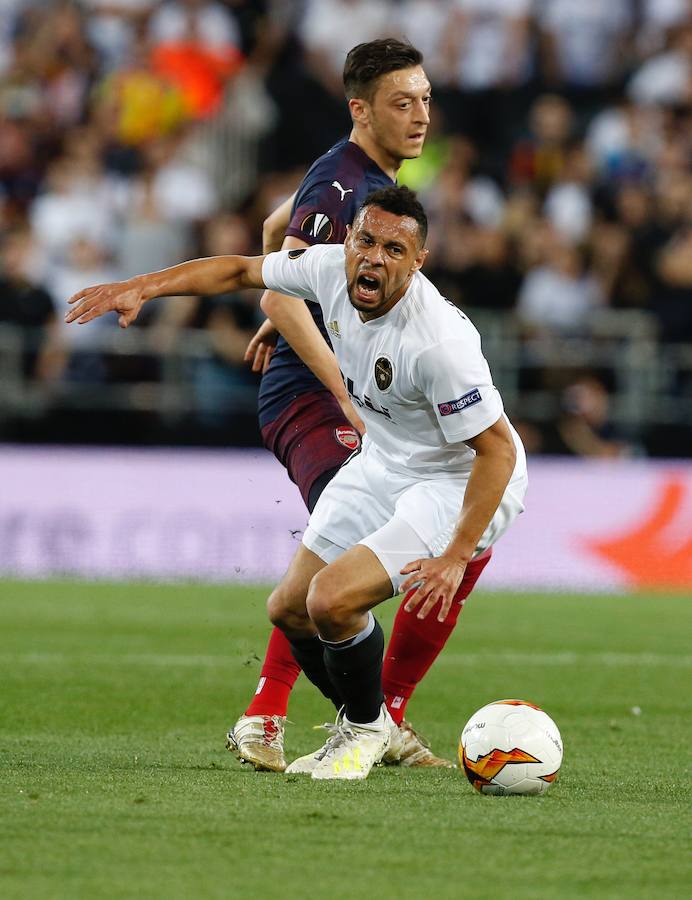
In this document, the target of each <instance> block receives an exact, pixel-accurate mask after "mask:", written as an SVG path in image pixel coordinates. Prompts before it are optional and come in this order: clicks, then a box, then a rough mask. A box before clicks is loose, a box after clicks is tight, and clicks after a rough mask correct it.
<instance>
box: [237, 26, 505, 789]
mask: <svg viewBox="0 0 692 900" xmlns="http://www.w3.org/2000/svg"><path fill="white" fill-rule="evenodd" d="M422 61H423V60H422V55H421V54H420V53H419V51H418V50H416V49H415V48H414V47H412V46H411V45H410V44H407V43H403V42H401V41H397V40H393V39H385V40H377V41H371V42H369V43H367V44H359V45H358V46H357V47H354V48H353V49H352V50H351V51H350V53H349V54H348V56H347V59H346V65H345V68H344V88H345V92H346V97H347V99H348V105H349V110H350V112H351V117H352V121H353V130H352V131H351V134H350V135H349V137H348V138H344V139H343V140H342V141H339V143H337V144H336V145H335V146H334V147H332V148H331V150H329V151H328V152H327V153H325V154H324V156H321V157H320V158H319V159H318V160H317V161H316V162H315V163H313V165H312V167H311V168H310V170H309V171H308V173H307V175H306V176H305V178H304V180H303V182H302V184H301V185H300V187H299V188H298V191H297V193H296V195H295V198H294V200H293V204H292V209H291V212H290V220H289V223H288V227H287V228H286V229H285V235H286V237H285V239H284V241H283V243H280V244H278V245H277V244H274V245H272V243H271V242H266V241H265V246H264V252H265V253H267V252H269V251H271V250H277V249H280V247H283V248H296V249H297V248H300V247H306V246H310V245H312V244H317V243H336V242H339V243H342V242H343V241H344V239H345V237H346V227H347V225H350V223H351V222H352V221H353V218H354V215H355V213H356V211H357V210H358V208H359V207H360V205H361V202H362V201H363V199H364V198H365V197H366V195H367V194H368V193H370V191H372V190H376V189H377V188H382V187H388V186H390V185H392V184H393V183H394V182H395V180H396V176H397V172H398V170H399V167H400V165H401V163H402V161H403V160H404V159H412V158H415V157H417V156H419V155H420V153H421V151H422V149H423V143H424V141H425V135H426V130H427V126H428V122H429V118H428V106H429V102H430V84H429V82H428V79H427V78H426V75H425V72H424V71H423V68H422V65H421V63H422ZM270 218H271V217H270ZM273 218H274V224H273V229H274V231H276V230H277V224H276V223H277V221H278V222H280V218H281V215H280V214H279V215H278V217H277V216H274V217H273ZM284 221H285V220H284ZM304 306H305V312H304V315H305V317H306V318H307V319H309V318H310V316H312V317H313V318H314V320H315V324H316V326H317V327H318V328H319V329H320V331H321V332H322V335H323V336H324V337H325V338H326V339H327V340H329V338H330V337H331V338H337V339H338V326H337V324H336V323H331V322H327V323H324V322H323V320H322V316H321V312H320V308H319V306H318V305H317V304H313V303H306V304H304ZM335 329H336V330H335ZM271 334H272V329H271V326H270V324H269V323H265V325H264V326H263V327H262V328H261V329H260V331H259V332H258V335H257V336H256V338H255V340H254V341H253V342H252V343H251V345H250V347H249V353H248V357H249V358H252V359H253V360H254V363H255V368H264V375H263V378H262V386H261V389H260V399H259V419H260V427H261V429H262V435H263V438H264V442H265V444H266V446H267V447H268V449H269V450H271V451H272V452H273V453H274V455H275V456H276V458H277V459H278V460H279V462H281V464H282V465H283V466H285V467H286V469H287V472H288V475H289V477H290V478H291V480H292V481H293V482H295V484H296V485H297V486H298V489H299V490H300V493H301V496H302V498H303V500H304V502H305V505H306V506H307V507H308V509H309V510H310V511H312V509H313V507H314V506H315V504H316V502H317V499H318V498H319V496H320V493H321V492H322V490H323V489H324V488H325V486H326V485H327V484H328V482H329V481H330V479H331V478H332V477H333V475H334V474H335V472H336V471H337V470H338V469H339V468H340V467H341V466H342V465H343V464H344V462H345V461H346V460H347V459H348V458H349V457H350V456H351V454H352V453H354V452H357V451H358V449H359V446H360V435H359V433H358V431H357V429H356V428H354V426H353V425H352V424H351V422H349V420H348V419H347V418H346V415H345V412H344V409H342V406H340V404H339V403H338V402H337V400H336V399H335V397H334V396H333V394H332V393H331V392H330V391H329V390H327V389H326V388H325V387H324V386H323V385H322V384H321V383H320V382H319V381H318V380H317V378H316V377H315V376H314V375H313V374H312V372H311V371H310V370H309V369H308V368H307V366H305V365H303V363H302V362H301V360H300V359H299V357H298V356H297V355H296V353H295V352H294V351H293V350H292V349H291V347H290V346H289V345H288V343H287V342H286V341H285V340H284V339H283V338H281V337H279V338H278V340H277V342H276V346H275V348H273V342H272V338H271ZM272 351H273V352H272ZM351 418H352V419H353V416H351ZM489 556H490V553H488V554H487V555H485V556H484V557H483V558H479V559H476V560H474V561H473V562H471V563H470V564H469V565H468V567H467V569H466V573H465V575H464V580H463V582H462V585H461V587H460V589H459V591H458V593H457V596H456V600H457V602H456V603H455V604H454V605H453V609H452V611H451V612H450V614H449V615H448V616H447V618H446V619H445V621H444V622H438V621H437V618H436V617H434V616H428V617H427V618H426V619H422V620H421V619H418V618H416V615H415V613H409V612H406V611H405V609H404V604H403V603H402V604H401V607H400V608H399V611H398V613H397V615H396V618H395V621H394V626H393V630H392V635H391V638H390V642H389V645H388V647H387V650H386V653H385V660H384V669H383V687H384V692H385V699H386V703H387V707H388V709H389V711H390V713H391V715H392V718H393V719H394V721H395V722H396V723H397V724H399V726H400V729H401V731H402V736H403V738H404V749H403V752H402V758H401V764H402V765H408V766H450V765H451V763H450V762H448V761H447V760H444V759H441V758H439V757H437V756H435V755H434V754H433V753H432V752H431V750H430V749H429V748H428V747H427V746H426V745H425V744H424V742H423V741H422V740H421V739H420V738H419V736H418V735H417V734H416V732H415V731H414V729H413V728H412V727H411V726H410V724H409V723H408V722H406V721H405V719H404V712H405V709H406V704H407V702H408V700H409V698H410V697H411V694H412V693H413V690H414V688H415V686H416V685H417V684H418V682H419V681H420V680H421V678H422V677H423V675H424V674H425V673H426V672H427V670H428V669H429V668H430V666H431V665H432V663H433V662H434V660H435V659H436V658H437V656H438V654H439V653H440V651H441V650H442V648H443V647H444V645H445V643H446V641H447V638H448V637H449V635H450V634H451V632H452V630H453V628H454V625H455V624H456V621H457V617H458V615H459V612H460V611H461V608H462V606H463V602H464V600H465V599H466V597H467V596H468V595H469V593H470V592H471V590H472V588H473V586H474V585H475V583H476V581H477V579H478V577H479V575H480V573H481V572H482V570H483V568H484V566H485V565H486V563H487V562H488V559H489ZM305 643H306V644H307V643H308V642H305ZM313 643H314V642H313ZM296 651H297V653H296ZM313 652H314V646H306V647H303V648H296V647H295V646H294V648H293V652H292V651H291V646H290V645H289V642H288V640H287V638H286V637H285V635H284V634H283V632H281V631H279V630H278V629H277V628H274V630H273V632H272V634H271V637H270V640H269V645H268V648H267V653H266V656H265V659H264V663H263V665H262V669H261V673H260V679H259V684H258V686H257V690H256V692H255V695H254V697H253V699H252V702H251V703H250V705H249V706H248V708H247V710H246V711H245V713H244V715H243V716H241V717H240V719H239V720H238V721H237V722H236V724H235V725H234V727H233V729H232V730H231V731H230V732H229V735H228V743H227V746H228V748H229V749H231V750H233V751H234V752H236V753H237V755H238V756H239V758H240V759H241V760H244V761H246V762H250V763H252V764H253V765H254V766H255V767H256V768H257V769H268V770H273V771H283V770H284V768H285V766H286V763H285V760H284V752H283V736H284V723H285V717H286V711H287V707H288V699H289V695H290V692H291V689H292V687H293V685H294V683H295V680H296V678H297V677H298V675H299V673H300V669H301V666H300V665H299V664H298V662H297V661H296V657H297V658H298V659H300V663H301V665H302V666H303V668H305V670H306V672H308V673H309V672H310V668H311V660H310V654H311V653H313ZM294 654H296V655H295V656H294ZM330 699H332V700H333V701H334V703H335V705H337V706H340V705H341V704H340V700H339V698H337V697H330Z"/></svg>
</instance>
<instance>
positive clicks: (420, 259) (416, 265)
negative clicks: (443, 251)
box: [411, 247, 428, 272]
mask: <svg viewBox="0 0 692 900" xmlns="http://www.w3.org/2000/svg"><path fill="white" fill-rule="evenodd" d="M427 255H428V251H427V250H426V249H425V247H421V248H420V250H419V251H418V253H417V254H416V258H415V259H414V260H413V265H412V266H411V271H412V272H417V271H418V270H419V269H421V268H422V267H423V263H424V262H425V260H426V257H427Z"/></svg>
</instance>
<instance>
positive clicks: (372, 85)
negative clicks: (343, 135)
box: [344, 38, 423, 100]
mask: <svg viewBox="0 0 692 900" xmlns="http://www.w3.org/2000/svg"><path fill="white" fill-rule="evenodd" d="M422 62H423V54H422V53H421V52H420V50H416V48H415V47H414V46H413V44H409V43H408V42H407V41H399V40H397V39H396V38H381V39H380V40H377V41H368V42H367V43H366V44H358V45H357V46H355V47H354V48H353V49H352V50H349V53H348V56H347V57H346V64H345V65H344V91H345V92H346V97H347V99H348V100H352V99H353V98H354V97H362V98H363V99H364V100H372V98H373V96H374V94H375V90H376V89H377V81H378V79H379V78H380V77H381V76H382V75H386V74H387V73H388V72H397V71H399V69H411V68H413V66H419V65H420V64H421V63H422Z"/></svg>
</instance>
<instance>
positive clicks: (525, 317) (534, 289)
mask: <svg viewBox="0 0 692 900" xmlns="http://www.w3.org/2000/svg"><path fill="white" fill-rule="evenodd" d="M603 302H604V297H603V293H602V290H601V287H600V285H599V283H598V281H597V279H596V278H595V277H594V275H593V273H592V272H591V271H590V270H589V269H588V267H587V264H586V259H585V253H584V252H583V251H581V250H580V249H578V248H577V247H575V246H574V245H572V244H570V243H568V242H559V243H557V244H556V245H555V246H554V247H553V248H552V251H551V252H550V254H549V257H548V259H547V260H546V263H545V264H544V265H541V266H538V267H536V268H534V269H532V270H530V271H529V272H528V273H527V275H526V278H525V279H524V283H523V284H522V286H521V289H520V291H519V300H518V306H517V312H518V314H519V317H520V320H521V321H522V322H523V323H524V325H526V326H527V328H528V330H529V331H530V332H531V333H534V334H536V333H538V334H540V333H543V334H548V335H550V334H555V335H560V334H561V335H576V334H584V333H587V332H588V327H589V318H590V314H591V313H592V312H593V311H594V310H596V309H598V307H599V306H601V305H602V304H603Z"/></svg>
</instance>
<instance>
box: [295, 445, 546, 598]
mask: <svg viewBox="0 0 692 900" xmlns="http://www.w3.org/2000/svg"><path fill="white" fill-rule="evenodd" d="M518 452H519V453H520V458H518V459H517V464H516V466H515V469H514V473H513V475H512V478H511V479H510V482H509V484H508V485H507V488H506V489H505V493H504V495H503V497H502V501H501V503H500V505H499V507H498V508H497V511H496V512H495V515H494V516H493V518H492V520H491V522H490V524H489V525H488V527H487V528H486V530H485V532H484V533H483V536H482V537H481V540H480V541H479V543H478V547H477V548H476V553H475V555H476V556H477V555H479V554H480V553H482V552H483V551H484V550H487V548H488V547H490V546H492V545H493V544H494V543H495V542H496V541H497V540H498V538H500V537H501V536H502V535H503V534H504V532H505V531H506V530H507V529H508V528H509V526H510V525H511V524H512V522H513V521H514V520H515V519H516V517H517V516H518V515H519V513H521V512H523V510H524V496H525V494H526V488H527V484H528V479H527V474H526V460H525V457H524V454H523V451H519V450H518ZM468 478H469V475H468V474H458V475H456V476H454V477H450V478H426V479H422V478H412V477H411V476H410V475H406V476H404V475H402V474H401V473H398V472H390V471H388V470H387V469H386V468H385V466H384V464H383V462H382V460H381V458H380V456H379V454H378V453H377V451H375V450H373V447H372V445H371V444H370V445H368V444H367V443H366V445H365V448H364V449H363V451H362V452H361V453H359V454H358V455H357V456H354V457H353V458H352V459H350V460H349V462H348V463H347V464H346V465H345V466H344V467H343V468H342V469H340V470H339V471H338V472H337V474H336V475H335V476H334V478H333V479H332V480H331V481H330V482H329V484H328V485H327V487H326V488H325V489H324V491H323V492H322V495H321V497H320V499H319V500H318V501H317V505H316V506H315V509H314V510H313V512H312V515H311V516H310V521H309V523H308V527H307V528H306V530H305V534H304V535H303V544H304V545H305V546H306V547H307V548H308V550H311V551H312V552H313V553H315V554H316V555H317V556H319V557H320V559H322V560H324V562H326V563H331V562H334V560H335V559H337V558H338V557H339V556H341V554H342V553H344V552H345V551H346V550H348V549H350V548H351V547H354V546H355V545H356V544H363V545H364V546H365V547H369V548H370V550H372V552H373V553H374V554H375V556H377V558H378V559H379V561H380V562H381V563H382V566H383V567H384V569H385V570H386V572H387V574H388V575H389V578H390V580H391V582H392V588H393V593H398V592H399V588H400V585H401V583H402V582H403V581H404V580H405V579H406V578H407V577H408V576H406V575H400V574H399V571H400V569H402V568H403V567H404V566H405V565H406V564H407V563H409V562H412V561H413V560H415V559H421V558H425V557H433V556H440V554H441V553H443V552H444V550H445V548H446V547H447V545H448V544H449V542H450V540H451V539H452V535H453V533H454V530H455V528H456V526H457V523H458V521H459V514H460V512H461V507H462V504H463V502H464V494H465V492H466V486H467V484H468Z"/></svg>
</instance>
